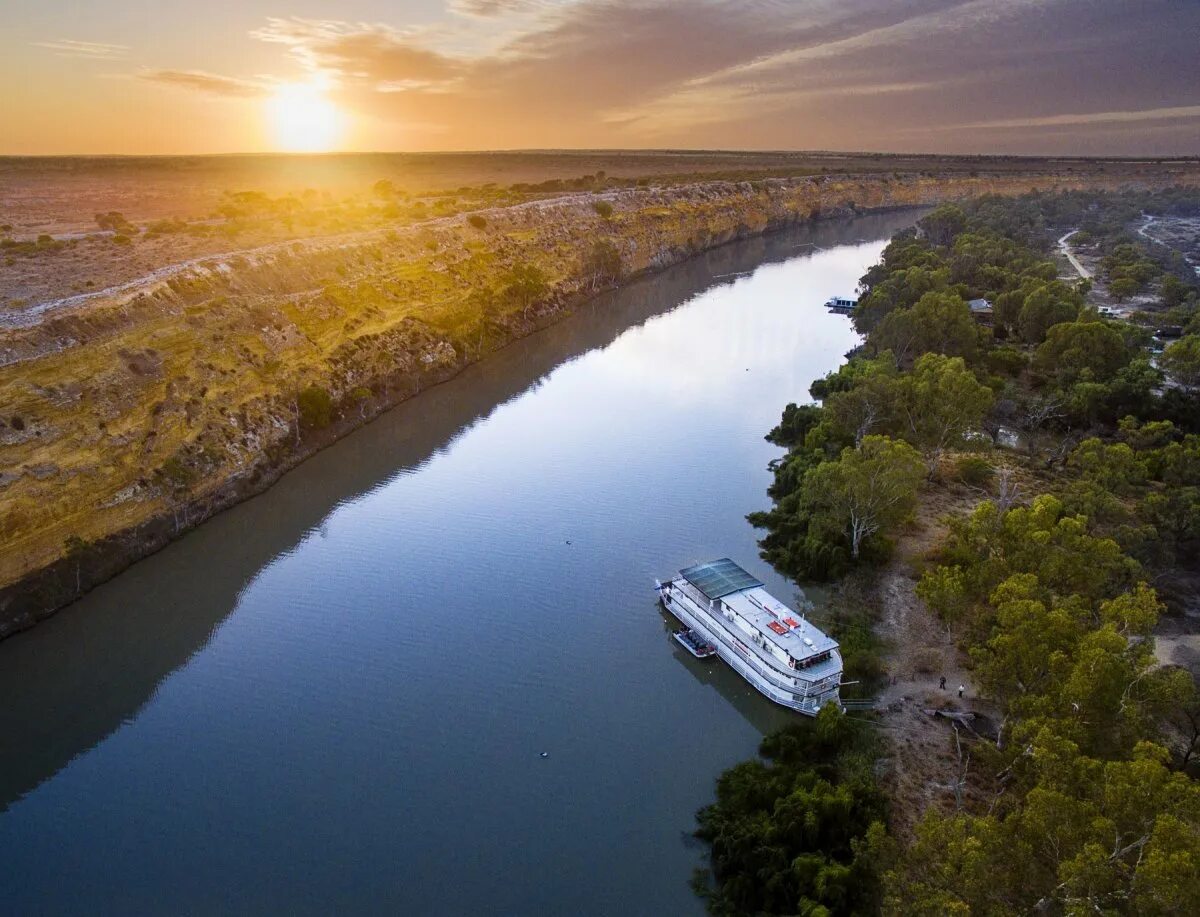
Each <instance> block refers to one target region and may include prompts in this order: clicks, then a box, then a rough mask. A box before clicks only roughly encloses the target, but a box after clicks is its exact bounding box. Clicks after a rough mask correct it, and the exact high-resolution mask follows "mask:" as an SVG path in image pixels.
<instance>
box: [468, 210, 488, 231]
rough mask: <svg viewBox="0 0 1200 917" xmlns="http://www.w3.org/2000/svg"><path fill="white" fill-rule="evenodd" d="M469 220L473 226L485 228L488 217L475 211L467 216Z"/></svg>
mask: <svg viewBox="0 0 1200 917" xmlns="http://www.w3.org/2000/svg"><path fill="white" fill-rule="evenodd" d="M467 222H468V223H470V224H471V225H472V226H474V227H475V228H476V229H483V228H484V227H485V226H487V219H486V218H485V217H482V216H480V215H479V214H478V213H473V214H471V215H470V216H469V217H467Z"/></svg>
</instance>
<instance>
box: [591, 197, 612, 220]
mask: <svg viewBox="0 0 1200 917" xmlns="http://www.w3.org/2000/svg"><path fill="white" fill-rule="evenodd" d="M592 209H593V210H595V211H596V213H598V214H599V215H600V217H601V219H605V220H607V219H609V218H611V217H612V215H613V205H612V204H610V203H609V202H608V201H593V202H592Z"/></svg>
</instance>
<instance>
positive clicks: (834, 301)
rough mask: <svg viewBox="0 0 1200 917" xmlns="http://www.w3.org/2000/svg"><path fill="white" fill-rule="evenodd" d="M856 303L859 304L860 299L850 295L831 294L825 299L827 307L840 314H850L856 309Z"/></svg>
mask: <svg viewBox="0 0 1200 917" xmlns="http://www.w3.org/2000/svg"><path fill="white" fill-rule="evenodd" d="M856 305H858V300H857V299H851V298H850V297H849V296H830V297H829V299H827V300H825V308H826V309H828V310H829V311H830V312H836V313H837V314H838V315H849V314H850V313H851V312H853V311H854V307H855V306H856Z"/></svg>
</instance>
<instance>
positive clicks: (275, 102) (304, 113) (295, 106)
mask: <svg viewBox="0 0 1200 917" xmlns="http://www.w3.org/2000/svg"><path fill="white" fill-rule="evenodd" d="M267 113H268V115H269V117H270V119H271V126H272V128H273V130H274V133H275V142H276V144H277V145H278V146H279V148H280V149H281V150H287V151H289V152H294V153H322V152H325V151H327V150H331V149H333V148H334V147H335V146H336V145H337V141H338V138H339V137H340V136H341V133H342V115H341V112H339V111H338V110H337V107H336V106H334V104H333V103H332V102H330V101H329V100H328V99H327V98H325V95H324V93H323V91H322V90H321V87H319V86H314V85H312V84H310V83H285V84H284V85H282V86H280V87H279V88H278V89H276V90H275V92H274V93H273V94H272V95H271V97H270V99H268V101H267Z"/></svg>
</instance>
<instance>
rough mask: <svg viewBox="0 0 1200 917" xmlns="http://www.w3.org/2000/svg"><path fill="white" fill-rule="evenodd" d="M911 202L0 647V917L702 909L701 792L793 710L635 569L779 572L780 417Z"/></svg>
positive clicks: (238, 513) (733, 282)
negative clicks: (693, 882) (766, 543)
mask: <svg viewBox="0 0 1200 917" xmlns="http://www.w3.org/2000/svg"><path fill="white" fill-rule="evenodd" d="M914 219H915V216H914V214H913V213H911V212H910V213H893V214H878V215H872V216H865V217H859V218H857V219H854V220H847V221H830V222H826V223H820V224H817V225H815V226H811V227H803V228H799V229H796V230H792V231H789V232H787V233H782V234H777V235H773V236H770V237H766V238H761V239H753V240H748V241H745V242H740V243H736V244H733V245H728V246H725V247H722V248H719V249H716V250H714V251H711V252H709V253H707V254H705V255H703V256H700V257H697V258H695V259H692V260H690V261H688V262H686V263H684V264H681V265H678V266H677V267H674V268H672V269H669V270H667V271H664V272H662V273H660V274H657V275H655V276H652V277H648V278H645V279H642V280H639V281H637V282H635V283H633V284H631V285H629V286H628V287H626V288H624V289H622V290H619V291H616V292H613V293H610V294H606V295H604V296H601V297H599V298H598V299H596V300H594V301H593V302H591V303H589V304H588V305H587V306H585V307H584V308H582V309H581V310H580V311H579V312H578V313H576V314H575V315H573V316H571V317H570V318H568V319H566V320H565V321H563V322H561V323H559V324H557V325H555V326H554V327H552V328H549V329H547V330H546V331H544V332H541V333H539V334H537V335H534V336H532V337H530V338H527V339H525V340H523V341H520V342H517V343H516V344H514V345H512V346H511V347H508V348H506V349H505V350H504V351H502V352H500V353H499V354H497V355H495V356H493V357H490V358H489V359H488V360H486V361H484V362H483V363H481V364H478V365H476V366H473V367H471V368H469V369H467V370H466V371H465V372H463V373H462V374H461V375H459V376H458V377H457V378H455V379H453V380H452V381H450V382H448V383H446V384H443V385H440V386H437V387H436V388H434V389H431V390H430V391H428V392H425V393H424V394H422V395H420V396H418V397H416V398H414V399H412V400H410V401H409V402H406V403H405V404H403V405H401V406H400V407H398V408H396V409H395V410H393V411H390V412H389V413H387V414H386V415H384V416H383V417H381V418H380V419H378V420H377V421H375V422H374V423H372V424H370V425H369V426H367V427H365V428H364V429H362V430H360V431H358V432H356V433H355V434H353V435H351V436H349V437H347V438H346V439H344V440H342V441H341V442H339V443H338V444H336V445H335V446H333V447H332V448H330V449H328V450H326V451H324V452H322V453H320V454H319V455H317V456H315V457H314V458H312V459H311V460H309V461H308V462H306V463H304V464H303V465H302V466H301V467H299V468H298V469H296V470H295V471H293V472H291V473H290V474H288V475H286V476H285V477H284V478H283V479H282V480H281V481H280V482H279V483H278V484H276V485H275V486H274V487H273V488H271V489H270V490H269V491H267V492H266V493H265V494H263V495H261V496H259V497H257V498H255V499H253V500H250V501H248V502H246V503H244V504H241V505H240V506H238V507H235V508H234V509H232V510H230V511H228V512H226V513H224V514H222V515H220V516H218V517H217V518H215V519H213V520H211V521H210V522H209V523H207V524H205V525H204V526H201V527H200V528H199V529H197V530H195V531H193V532H191V533H189V534H188V535H186V536H185V537H183V538H181V539H180V540H179V541H177V542H175V543H174V544H172V545H171V546H169V547H168V548H167V549H166V550H164V551H162V552H160V553H158V554H156V555H154V556H153V557H150V558H148V559H147V560H144V561H142V562H141V563H138V564H136V565H135V566H134V567H132V568H131V569H130V570H128V571H127V572H125V573H124V574H122V575H121V576H119V577H117V578H116V579H114V580H113V581H111V582H110V583H107V584H106V585H104V586H102V587H100V588H98V589H96V590H94V591H93V592H92V593H90V594H89V595H87V596H86V597H85V598H84V599H82V600H81V601H79V602H77V603H76V604H75V605H73V606H71V607H70V608H67V609H65V610H64V611H62V612H60V613H59V614H58V615H56V616H55V617H53V618H52V619H50V620H49V621H47V622H46V623H44V624H42V625H40V626H38V627H37V628H35V629H33V630H32V631H29V632H27V633H24V634H19V635H17V636H16V637H13V638H11V639H9V640H7V641H4V642H3V643H0V697H3V704H2V705H0V708H2V709H0V851H3V858H4V864H3V872H2V874H0V900H2V901H4V902H5V906H4V910H5V911H6V912H8V913H14V914H16V913H20V914H33V913H47V914H70V913H81V912H86V913H89V914H143V913H146V914H148V913H222V914H259V913H266V912H288V913H297V914H299V913H311V914H323V913H329V912H333V911H337V912H342V913H388V914H397V913H405V914H466V913H474V914H530V913H544V914H612V913H624V914H631V915H632V914H667V913H669V914H689V913H693V914H700V913H702V912H703V908H702V905H701V903H700V902H699V901H698V900H697V899H696V898H695V897H694V896H693V894H692V892H691V891H690V889H689V887H688V881H689V878H690V876H691V873H692V870H693V869H694V868H695V867H696V866H698V865H700V864H701V863H702V860H703V854H704V850H703V848H702V847H701V846H700V845H698V844H697V842H695V841H694V840H693V839H692V838H691V835H690V832H691V831H692V829H693V827H694V813H695V811H696V809H697V808H699V807H700V806H702V805H703V804H705V803H706V802H708V801H709V800H710V799H711V797H712V792H713V781H714V778H715V777H716V776H717V775H718V774H719V773H720V772H721V770H722V769H724V768H725V767H727V766H729V765H730V764H732V763H734V762H736V761H738V760H741V759H743V758H746V757H748V756H749V755H751V754H752V753H753V751H754V749H755V747H756V745H757V742H758V740H759V738H760V736H761V735H762V733H763V732H764V730H769V729H772V728H775V727H777V726H779V725H782V724H783V723H785V722H787V721H788V718H789V717H790V716H792V714H790V713H788V712H786V711H784V710H782V708H777V707H775V706H773V705H772V704H770V703H769V702H768V701H766V700H764V699H762V698H761V697H759V696H758V695H757V694H756V693H755V692H754V691H753V690H752V689H751V688H750V687H749V685H747V684H746V683H745V682H743V681H742V680H741V679H740V678H738V677H737V676H736V675H734V674H733V673H732V672H731V671H730V670H728V669H727V668H726V667H725V666H724V665H723V664H722V663H720V662H707V663H702V662H697V661H696V660H694V659H692V658H691V657H689V656H687V655H686V654H685V653H684V652H683V650H682V649H681V648H680V647H678V646H677V645H676V644H675V643H674V642H673V641H672V640H671V639H670V629H669V623H668V622H667V621H666V620H665V619H664V617H663V615H662V614H661V613H660V612H659V611H658V609H657V607H656V605H655V601H654V594H653V585H654V578H655V577H656V576H662V575H664V574H669V573H671V572H672V571H674V570H675V569H677V568H678V567H680V566H683V565H686V564H689V563H692V562H694V561H698V560H705V559H711V558H713V557H719V556H724V555H729V556H732V557H734V558H735V559H737V560H739V561H741V562H742V563H743V564H745V565H747V566H748V567H749V568H750V569H751V570H752V571H753V572H754V573H756V574H757V575H759V576H760V578H762V579H764V581H765V582H766V583H767V586H768V588H770V589H771V590H772V591H773V592H775V593H776V594H777V595H779V596H780V597H783V598H787V597H790V596H791V595H792V594H793V591H792V589H791V588H790V587H789V586H788V585H787V584H786V583H785V582H784V581H783V580H782V579H781V578H780V577H778V576H777V575H776V574H774V573H773V572H772V571H770V570H769V568H767V567H766V566H765V565H764V564H763V563H762V561H760V560H759V559H758V557H757V549H756V547H755V532H754V530H753V529H751V528H750V526H749V525H748V524H747V523H746V521H745V518H744V517H745V514H746V513H747V512H749V511H751V510H755V509H761V508H765V506H766V505H767V502H768V501H767V497H766V493H765V490H766V487H767V484H768V482H769V473H768V471H767V463H768V462H769V461H770V460H771V459H772V458H774V457H776V456H778V455H779V454H780V450H779V449H777V448H775V447H773V446H771V445H770V444H768V443H766V442H765V441H764V440H763V434H764V433H765V432H766V431H767V430H768V429H770V427H771V426H773V425H774V423H775V422H776V420H777V419H778V417H779V414H780V411H781V409H782V407H783V404H784V403H785V402H786V401H788V400H803V399H804V398H806V397H807V395H806V392H807V389H808V386H809V384H810V383H811V382H812V380H813V379H815V378H817V377H819V376H821V375H823V374H824V373H826V372H828V371H829V370H831V369H833V368H835V367H836V366H837V365H838V364H839V363H840V362H841V361H842V358H843V354H844V353H845V351H847V350H848V349H850V348H851V347H853V346H854V345H855V344H856V342H857V339H856V337H855V335H854V333H853V331H852V329H851V327H850V324H849V320H848V319H846V318H845V317H842V316H836V315H830V314H828V313H826V312H825V310H824V309H823V308H822V303H823V302H824V300H825V299H826V298H827V297H829V296H830V295H832V294H834V293H849V292H852V291H853V289H854V287H855V284H856V282H857V280H858V278H859V276H860V275H861V274H862V273H863V272H864V270H865V269H866V268H867V267H868V266H869V265H870V264H871V263H872V262H874V261H875V260H876V259H877V258H878V256H879V254H880V252H881V250H882V248H883V245H884V241H883V240H884V239H886V238H887V237H888V236H890V235H891V234H892V233H893V232H895V231H896V230H897V229H899V228H900V227H902V226H905V225H908V224H910V223H912V222H913V220H914ZM864 240H867V241H864ZM543 752H545V753H546V756H545V757H543Z"/></svg>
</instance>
